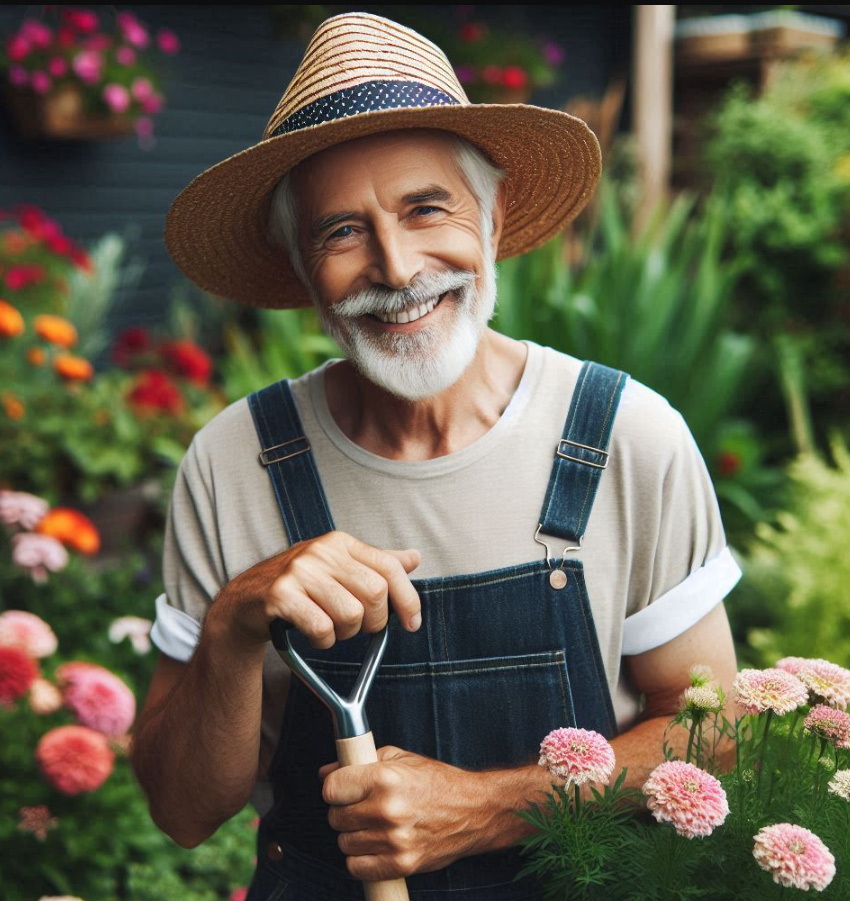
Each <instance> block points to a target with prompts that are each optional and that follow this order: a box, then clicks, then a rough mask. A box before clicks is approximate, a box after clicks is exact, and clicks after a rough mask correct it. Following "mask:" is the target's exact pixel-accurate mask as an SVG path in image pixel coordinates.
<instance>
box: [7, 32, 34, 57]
mask: <svg viewBox="0 0 850 901" xmlns="http://www.w3.org/2000/svg"><path fill="white" fill-rule="evenodd" d="M31 50H32V45H31V44H30V42H29V41H28V40H27V39H26V38H25V37H24V35H22V34H20V33H19V34H14V35H12V37H10V38H9V40H8V41H7V42H6V51H7V52H8V54H9V59H10V60H11V61H12V62H13V63H19V62H21V60H24V59H26V58H27V57H28V56H29V54H30V51H31Z"/></svg>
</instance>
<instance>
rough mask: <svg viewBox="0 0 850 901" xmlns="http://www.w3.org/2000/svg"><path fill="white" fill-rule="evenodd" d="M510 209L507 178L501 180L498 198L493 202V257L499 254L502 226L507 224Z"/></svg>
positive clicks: (497, 193)
mask: <svg viewBox="0 0 850 901" xmlns="http://www.w3.org/2000/svg"><path fill="white" fill-rule="evenodd" d="M507 209H508V188H507V185H506V184H505V180H504V179H502V181H501V182H499V187H498V189H497V190H496V199H495V202H494V203H493V235H492V237H491V239H490V243H491V246H492V249H493V259H496V257H497V256H498V254H499V241H501V239H502V228H503V227H504V224H505V214H506V212H507Z"/></svg>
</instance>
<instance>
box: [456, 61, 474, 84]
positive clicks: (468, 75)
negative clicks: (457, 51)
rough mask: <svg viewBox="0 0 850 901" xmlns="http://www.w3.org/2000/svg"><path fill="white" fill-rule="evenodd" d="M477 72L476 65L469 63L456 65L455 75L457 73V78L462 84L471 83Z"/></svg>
mask: <svg viewBox="0 0 850 901" xmlns="http://www.w3.org/2000/svg"><path fill="white" fill-rule="evenodd" d="M476 74H477V72H476V70H475V66H468V65H463V64H461V65H459V66H455V75H457V80H458V81H459V82H460V83H461V84H471V83H472V82H473V81H475V76H476Z"/></svg>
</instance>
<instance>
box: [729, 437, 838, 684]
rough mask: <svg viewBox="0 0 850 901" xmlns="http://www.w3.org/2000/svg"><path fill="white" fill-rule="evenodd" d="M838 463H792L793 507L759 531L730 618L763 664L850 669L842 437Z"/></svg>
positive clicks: (810, 459)
mask: <svg viewBox="0 0 850 901" xmlns="http://www.w3.org/2000/svg"><path fill="white" fill-rule="evenodd" d="M832 456H833V460H834V465H830V464H829V463H828V462H827V461H825V460H824V459H822V458H821V457H819V456H817V455H814V454H807V455H802V456H800V457H799V458H798V459H797V460H795V461H794V462H793V463H792V464H791V466H790V467H789V470H788V478H789V481H790V498H789V500H790V506H789V507H788V509H787V511H786V512H783V513H781V514H780V515H779V516H778V522H777V524H776V525H769V524H761V525H759V526H758V527H757V530H756V537H755V540H754V542H753V544H752V547H751V548H750V549H749V551H748V553H747V554H746V555H745V556H744V558H743V560H742V564H743V569H744V579H743V580H742V583H741V588H740V589H739V590H738V593H737V595H736V604H734V605H731V606H730V614H731V615H732V617H733V621H734V622H735V626H736V631H738V632H739V634H740V633H741V632H746V634H747V638H748V642H747V643H748V645H749V651H748V652H747V653H749V654H751V655H752V656H753V657H754V659H755V660H756V661H758V662H760V663H762V664H764V663H766V662H767V661H769V660H773V659H776V658H777V657H782V656H798V657H824V658H827V659H830V660H833V661H834V662H836V663H838V664H840V665H842V666H845V667H847V666H850V598H848V595H847V586H848V584H850V556H848V554H847V548H846V544H845V542H846V536H847V535H848V534H850V451H848V449H847V445H846V444H845V442H844V441H843V440H841V439H839V438H837V437H836V438H835V439H834V440H833V442H832ZM745 650H746V649H745Z"/></svg>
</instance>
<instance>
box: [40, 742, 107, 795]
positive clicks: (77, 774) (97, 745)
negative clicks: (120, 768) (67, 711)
mask: <svg viewBox="0 0 850 901" xmlns="http://www.w3.org/2000/svg"><path fill="white" fill-rule="evenodd" d="M35 759H36V761H37V762H38V765H39V768H40V769H41V772H42V774H43V775H44V778H45V779H46V780H47V781H48V782H49V783H50V784H51V785H52V786H53V787H54V788H57V789H59V791H61V792H62V793H63V794H66V795H78V794H79V793H80V792H90V791H94V790H95V789H97V788H100V786H101V785H103V783H104V782H105V781H106V780H107V779H108V778H109V774H110V773H111V772H112V768H113V766H114V764H115V753H114V752H113V750H112V748H110V747H109V742H108V741H107V740H106V737H105V736H104V735H101V734H100V733H99V732H95V731H94V729H87V728H86V727H85V726H59V727H58V728H56V729H51V730H50V731H49V732H46V733H45V734H44V735H42V737H41V739H40V741H39V743H38V745H37V746H36V749H35Z"/></svg>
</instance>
